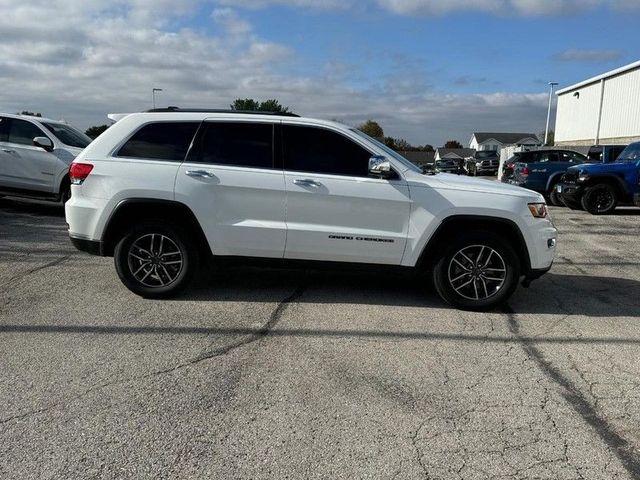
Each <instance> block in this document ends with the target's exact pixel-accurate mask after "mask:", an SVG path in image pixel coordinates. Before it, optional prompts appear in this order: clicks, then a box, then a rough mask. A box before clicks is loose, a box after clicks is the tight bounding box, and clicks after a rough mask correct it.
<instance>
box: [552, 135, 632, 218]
mask: <svg viewBox="0 0 640 480" xmlns="http://www.w3.org/2000/svg"><path fill="white" fill-rule="evenodd" d="M556 194H557V195H560V196H561V199H562V201H563V202H564V203H565V205H567V206H568V207H570V208H575V209H577V208H581V207H582V208H583V209H584V210H586V211H587V212H589V213H592V214H593V215H603V214H607V213H611V212H613V211H614V210H615V208H616V206H617V205H618V204H627V205H632V204H635V205H636V206H639V207H640V142H637V143H632V144H631V145H629V146H628V147H627V148H625V149H624V150H623V152H622V153H621V154H620V155H619V156H618V158H617V159H616V161H615V162H612V163H600V164H585V165H579V166H575V167H571V168H569V169H568V170H567V173H565V174H564V176H563V177H562V180H561V181H560V182H559V183H558V185H557V186H556Z"/></svg>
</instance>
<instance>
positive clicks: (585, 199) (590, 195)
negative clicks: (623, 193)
mask: <svg viewBox="0 0 640 480" xmlns="http://www.w3.org/2000/svg"><path fill="white" fill-rule="evenodd" d="M581 203H582V208H584V209H585V210H586V211H587V212H589V213H590V214H592V215H606V214H608V213H611V212H613V211H614V210H615V209H616V206H617V205H618V196H617V194H616V190H615V188H613V187H612V186H611V185H608V184H606V183H600V184H598V185H594V186H593V187H589V188H587V190H586V191H585V192H584V195H583V196H582V200H581Z"/></svg>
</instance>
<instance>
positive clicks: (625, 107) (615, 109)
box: [555, 61, 640, 145]
mask: <svg viewBox="0 0 640 480" xmlns="http://www.w3.org/2000/svg"><path fill="white" fill-rule="evenodd" d="M638 140H640V61H638V62H634V63H631V64H629V65H627V66H625V67H622V68H618V69H617V70H612V71H610V72H607V73H605V74H602V75H598V76H597V77H593V78H590V79H588V80H585V81H583V82H580V83H576V84H575V85H572V86H570V87H567V88H564V89H562V90H559V91H558V111H557V114H556V128H555V144H556V145H598V144H603V145H615V144H627V143H630V142H633V141H638Z"/></svg>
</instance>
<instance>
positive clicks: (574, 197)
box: [555, 183, 584, 203]
mask: <svg viewBox="0 0 640 480" xmlns="http://www.w3.org/2000/svg"><path fill="white" fill-rule="evenodd" d="M555 188H556V193H557V194H559V195H560V196H561V197H562V198H566V199H567V200H569V201H570V202H573V203H580V198H582V194H583V193H584V187H583V186H582V185H578V184H575V183H558V184H557V185H556V187H555Z"/></svg>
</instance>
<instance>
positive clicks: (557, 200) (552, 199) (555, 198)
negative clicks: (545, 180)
mask: <svg viewBox="0 0 640 480" xmlns="http://www.w3.org/2000/svg"><path fill="white" fill-rule="evenodd" d="M549 203H551V205H553V206H554V207H564V206H565V205H564V202H563V201H562V197H561V196H560V194H559V193H558V192H557V191H556V186H555V185H554V186H553V187H552V188H551V191H550V192H549Z"/></svg>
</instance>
